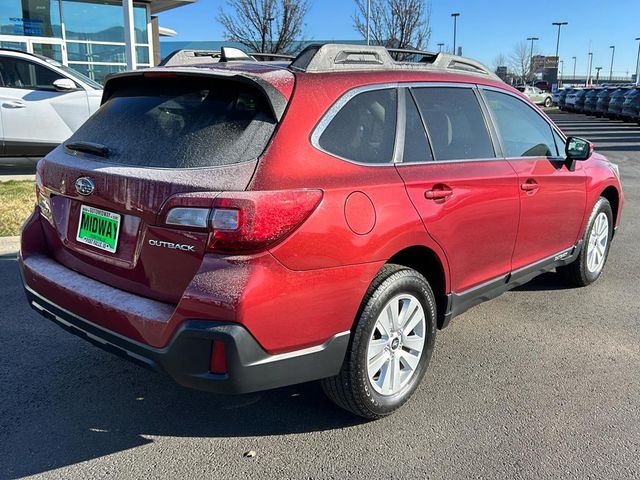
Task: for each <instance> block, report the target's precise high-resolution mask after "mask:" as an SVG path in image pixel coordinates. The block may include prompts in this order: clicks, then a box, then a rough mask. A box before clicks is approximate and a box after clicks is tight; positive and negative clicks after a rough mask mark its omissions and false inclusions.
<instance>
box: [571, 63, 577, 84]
mask: <svg viewBox="0 0 640 480" xmlns="http://www.w3.org/2000/svg"><path fill="white" fill-rule="evenodd" d="M571 58H573V83H576V57H571Z"/></svg>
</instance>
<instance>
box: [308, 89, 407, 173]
mask: <svg viewBox="0 0 640 480" xmlns="http://www.w3.org/2000/svg"><path fill="white" fill-rule="evenodd" d="M396 117H397V93H396V90H395V89H380V90H372V91H368V92H362V93H359V94H357V95H356V96H354V97H353V98H351V99H350V100H349V101H348V102H347V103H346V104H345V105H344V106H343V107H342V108H341V109H340V110H339V111H338V113H337V114H336V115H335V116H334V117H333V118H332V119H331V121H330V122H329V124H328V125H327V127H326V128H325V129H324V131H323V132H322V133H321V135H320V138H319V139H318V145H319V146H320V148H322V149H323V150H325V151H326V152H328V153H330V154H333V155H336V156H338V157H341V158H344V159H346V160H351V161H354V162H359V163H372V164H381V163H391V162H392V161H393V146H394V142H395V138H396Z"/></svg>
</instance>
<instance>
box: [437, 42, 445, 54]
mask: <svg viewBox="0 0 640 480" xmlns="http://www.w3.org/2000/svg"><path fill="white" fill-rule="evenodd" d="M442 47H444V43H439V44H438V53H440V52H442Z"/></svg>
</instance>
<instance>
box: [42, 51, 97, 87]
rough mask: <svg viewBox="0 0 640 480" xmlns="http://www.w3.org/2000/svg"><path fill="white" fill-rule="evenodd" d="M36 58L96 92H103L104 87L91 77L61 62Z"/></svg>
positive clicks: (47, 58)
mask: <svg viewBox="0 0 640 480" xmlns="http://www.w3.org/2000/svg"><path fill="white" fill-rule="evenodd" d="M36 57H38V58H39V59H40V60H44V61H45V62H47V63H48V64H49V65H53V66H54V67H57V68H59V69H60V70H62V71H64V72H65V73H66V74H67V75H69V76H71V77H74V78H75V79H76V80H80V81H81V82H83V83H85V84H87V85H89V86H90V87H91V88H93V89H95V90H102V85H100V84H99V83H98V82H96V81H95V80H91V79H90V78H89V77H87V76H86V75H84V74H82V73H80V72H79V71H77V70H74V69H73V68H71V67H67V66H66V65H63V64H61V63H60V62H57V61H55V60H53V59H52V58H49V57H44V56H42V55H36Z"/></svg>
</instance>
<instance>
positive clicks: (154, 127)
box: [67, 77, 277, 168]
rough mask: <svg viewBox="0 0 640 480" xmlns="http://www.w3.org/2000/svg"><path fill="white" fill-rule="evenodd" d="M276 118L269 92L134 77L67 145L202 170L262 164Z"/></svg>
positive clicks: (222, 83)
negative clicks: (86, 144) (93, 147)
mask: <svg viewBox="0 0 640 480" xmlns="http://www.w3.org/2000/svg"><path fill="white" fill-rule="evenodd" d="M276 123H277V122H276V120H275V119H274V117H273V114H272V113H271V108H270V105H269V103H268V100H267V99H266V97H265V95H264V94H263V93H262V92H261V91H259V90H258V89H257V88H256V87H254V86H252V85H250V84H245V83H240V82H237V81H229V80H220V79H213V78H206V77H194V78H191V79H185V78H180V79H176V78H144V77H139V78H135V79H129V81H128V82H127V83H125V84H124V85H122V86H121V87H120V88H117V89H116V90H115V92H114V93H113V94H112V95H111V96H110V97H109V98H108V100H107V101H106V102H105V103H104V104H103V105H102V106H101V107H100V109H99V110H98V111H97V112H96V113H95V114H94V115H93V116H92V117H91V118H89V120H88V121H87V122H86V123H84V125H82V126H81V127H80V128H79V129H78V130H77V131H76V133H74V135H73V136H72V137H71V138H70V139H69V140H68V142H67V143H71V142H91V143H97V144H99V145H102V146H105V147H106V148H107V149H108V151H109V154H108V158H107V159H106V161H108V162H110V163H115V164H121V165H131V166H139V167H152V168H199V167H213V166H221V165H229V164H233V163H240V162H244V161H250V160H255V159H256V158H257V157H259V156H260V155H261V153H262V151H263V150H264V149H265V147H266V146H267V143H268V142H269V140H270V138H271V136H272V134H273V132H274V129H275V127H276Z"/></svg>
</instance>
